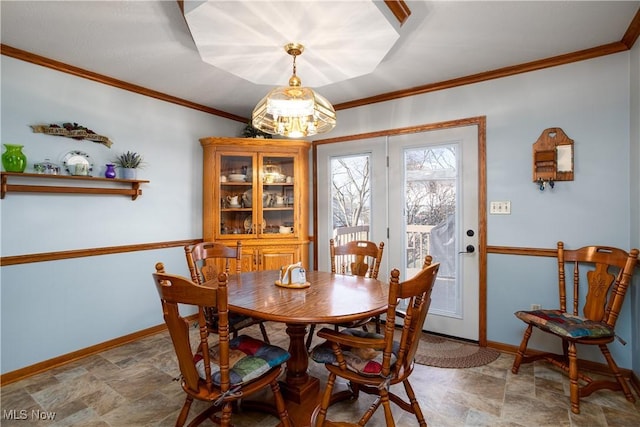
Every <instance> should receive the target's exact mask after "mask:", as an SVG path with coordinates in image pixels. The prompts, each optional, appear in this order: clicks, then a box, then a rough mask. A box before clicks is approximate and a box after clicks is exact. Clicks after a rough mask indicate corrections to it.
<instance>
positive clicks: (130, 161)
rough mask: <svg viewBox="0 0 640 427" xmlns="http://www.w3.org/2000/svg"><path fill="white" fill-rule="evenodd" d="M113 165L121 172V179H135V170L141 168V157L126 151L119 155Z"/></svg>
mask: <svg viewBox="0 0 640 427" xmlns="http://www.w3.org/2000/svg"><path fill="white" fill-rule="evenodd" d="M114 163H115V164H116V165H117V166H118V167H119V168H120V169H121V170H122V178H123V179H136V177H137V170H138V169H141V168H142V155H141V154H138V153H134V152H132V151H127V152H126V153H122V154H119V155H118V156H117V157H116V159H115V161H114Z"/></svg>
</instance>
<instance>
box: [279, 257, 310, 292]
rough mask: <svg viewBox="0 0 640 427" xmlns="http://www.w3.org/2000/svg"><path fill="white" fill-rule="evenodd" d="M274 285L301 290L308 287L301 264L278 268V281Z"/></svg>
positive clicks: (305, 274) (305, 273)
mask: <svg viewBox="0 0 640 427" xmlns="http://www.w3.org/2000/svg"><path fill="white" fill-rule="evenodd" d="M276 285H278V286H283V287H291V288H302V287H307V286H309V282H307V272H306V270H305V269H304V268H303V267H302V263H301V262H297V263H295V264H289V265H288V266H283V267H281V268H280V279H278V280H277V281H276Z"/></svg>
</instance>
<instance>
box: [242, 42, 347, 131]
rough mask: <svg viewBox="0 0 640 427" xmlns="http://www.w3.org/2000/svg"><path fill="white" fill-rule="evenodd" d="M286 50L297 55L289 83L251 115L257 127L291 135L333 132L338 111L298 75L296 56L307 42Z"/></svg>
mask: <svg viewBox="0 0 640 427" xmlns="http://www.w3.org/2000/svg"><path fill="white" fill-rule="evenodd" d="M284 50H285V51H286V52H287V53H288V54H289V55H291V56H293V75H292V76H291V78H290V79H289V86H287V87H278V88H275V89H273V90H272V91H271V92H269V93H268V94H267V96H265V97H264V98H262V100H261V101H260V102H259V103H258V105H256V108H254V109H253V113H252V115H251V123H252V125H253V127H254V128H256V129H259V130H261V131H263V132H266V133H269V134H272V135H282V136H286V137H290V138H301V137H305V136H311V135H315V134H318V133H325V132H329V131H330V130H331V129H333V128H334V127H335V125H336V111H335V110H334V109H333V106H332V105H331V103H330V102H329V101H327V100H326V98H324V97H323V96H321V95H319V94H317V93H316V92H314V91H313V90H312V89H310V88H306V87H302V81H301V80H300V78H299V77H298V76H297V75H296V57H297V56H299V55H301V54H302V52H303V51H304V46H303V45H301V44H299V43H289V44H287V45H285V46H284Z"/></svg>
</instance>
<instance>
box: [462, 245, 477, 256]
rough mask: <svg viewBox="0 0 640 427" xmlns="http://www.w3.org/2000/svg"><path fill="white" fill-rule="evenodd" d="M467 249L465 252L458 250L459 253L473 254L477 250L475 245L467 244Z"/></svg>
mask: <svg viewBox="0 0 640 427" xmlns="http://www.w3.org/2000/svg"><path fill="white" fill-rule="evenodd" d="M465 249H466V250H465V251H463V252H458V253H459V254H472V253H474V252H475V251H476V248H475V246H473V245H467V247H466V248H465Z"/></svg>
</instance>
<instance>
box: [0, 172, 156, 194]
mask: <svg viewBox="0 0 640 427" xmlns="http://www.w3.org/2000/svg"><path fill="white" fill-rule="evenodd" d="M0 175H1V179H2V184H1V188H0V190H1V194H0V198H1V199H4V196H5V195H6V194H7V193H11V192H15V193H71V194H117V195H123V196H131V200H136V199H137V198H138V196H140V195H141V194H142V189H141V188H140V184H145V183H148V182H149V181H145V180H139V179H111V178H99V177H94V176H76V175H44V174H37V173H19V172H1V173H0ZM9 180H12V181H15V180H18V181H24V180H33V181H40V182H39V183H37V184H33V185H31V184H24V183H19V184H9V183H8V181H9ZM42 181H51V182H54V181H58V182H59V183H60V182H62V183H64V182H65V181H66V182H67V183H71V182H79V181H85V182H88V181H90V182H93V183H104V184H107V183H110V184H111V183H117V184H118V186H119V187H120V188H113V187H106V186H100V187H76V186H73V185H53V184H52V185H45V184H42Z"/></svg>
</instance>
